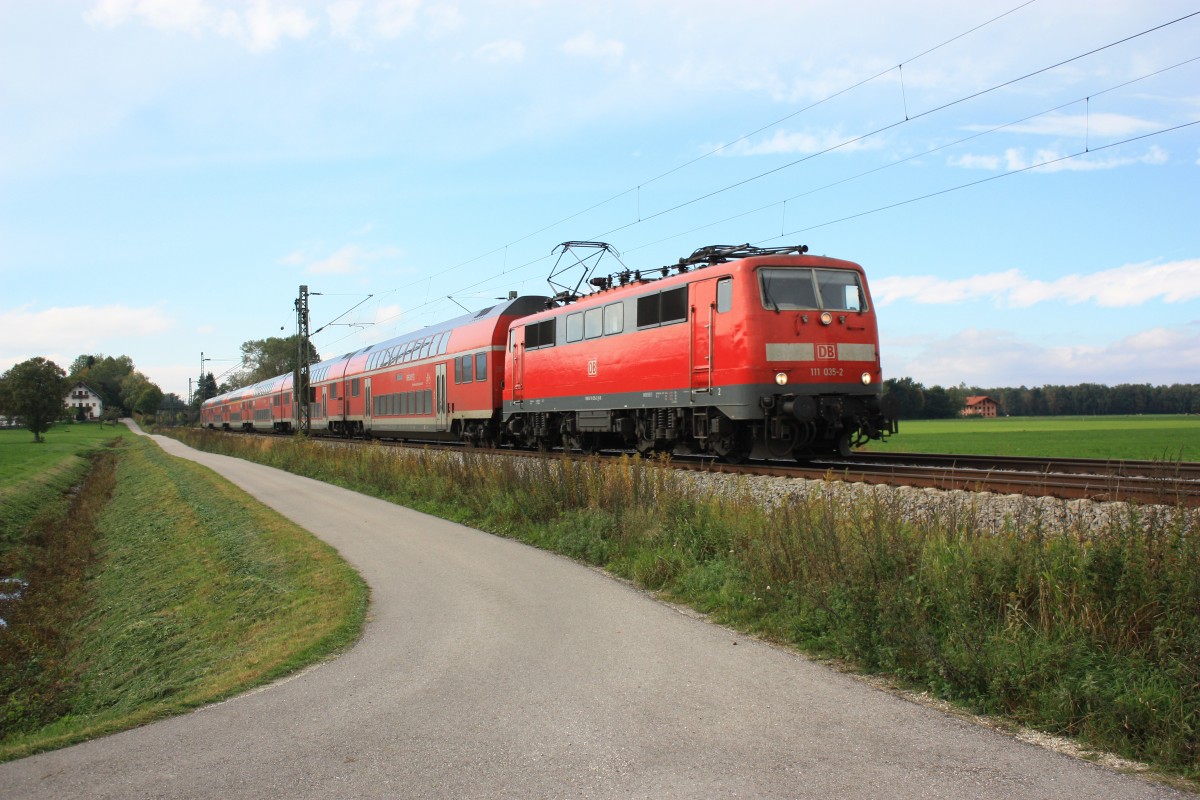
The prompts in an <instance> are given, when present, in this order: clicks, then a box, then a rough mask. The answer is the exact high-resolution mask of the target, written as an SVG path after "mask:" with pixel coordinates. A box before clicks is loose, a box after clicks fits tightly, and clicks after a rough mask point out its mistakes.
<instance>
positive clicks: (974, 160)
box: [946, 153, 1004, 172]
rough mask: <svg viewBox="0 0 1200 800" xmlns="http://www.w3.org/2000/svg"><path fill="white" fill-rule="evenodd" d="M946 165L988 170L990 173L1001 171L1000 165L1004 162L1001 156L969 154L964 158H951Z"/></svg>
mask: <svg viewBox="0 0 1200 800" xmlns="http://www.w3.org/2000/svg"><path fill="white" fill-rule="evenodd" d="M946 163H947V164H948V165H949V166H951V167H962V168H963V169H986V170H988V171H990V172H995V171H996V170H998V169H1000V165H1001V164H1003V163H1004V162H1003V160H1002V159H1001V158H1000V156H977V155H971V154H970V153H968V154H967V155H964V156H951V157H950V158H948V159H947V160H946Z"/></svg>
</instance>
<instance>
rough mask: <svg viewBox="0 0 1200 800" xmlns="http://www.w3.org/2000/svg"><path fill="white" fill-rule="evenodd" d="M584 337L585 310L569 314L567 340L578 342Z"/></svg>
mask: <svg viewBox="0 0 1200 800" xmlns="http://www.w3.org/2000/svg"><path fill="white" fill-rule="evenodd" d="M582 339H583V312H582V311H579V312H577V313H575V314H567V341H568V342H578V341H581V340H582Z"/></svg>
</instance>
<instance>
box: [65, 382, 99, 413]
mask: <svg viewBox="0 0 1200 800" xmlns="http://www.w3.org/2000/svg"><path fill="white" fill-rule="evenodd" d="M64 403H65V405H66V406H67V408H70V409H72V411H71V416H72V417H75V416H76V415H77V414H78V413H79V412H77V411H75V410H74V409H77V408H82V409H83V413H84V416H86V417H87V418H88V419H103V418H104V401H103V400H101V399H100V395H98V394H96V392H95V390H93V389H92V387H90V386H88V385H87V384H86V383H84V382H83V381H80V382H79V383H77V384H75V385H74V386H73V387H71V392H70V394H68V395H67V399H66V400H65V401H64Z"/></svg>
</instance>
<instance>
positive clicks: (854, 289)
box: [816, 269, 866, 311]
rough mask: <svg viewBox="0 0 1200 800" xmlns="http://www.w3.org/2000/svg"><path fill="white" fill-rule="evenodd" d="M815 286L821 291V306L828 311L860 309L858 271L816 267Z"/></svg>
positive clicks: (860, 296)
mask: <svg viewBox="0 0 1200 800" xmlns="http://www.w3.org/2000/svg"><path fill="white" fill-rule="evenodd" d="M816 275H817V288H818V289H819V290H820V292H821V308H827V309H829V310H830V311H862V310H863V307H864V306H865V305H866V303H864V302H863V293H862V287H861V286H860V285H859V283H858V273H857V272H852V271H850V270H845V269H818V270H816Z"/></svg>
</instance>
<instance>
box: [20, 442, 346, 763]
mask: <svg viewBox="0 0 1200 800" xmlns="http://www.w3.org/2000/svg"><path fill="white" fill-rule="evenodd" d="M91 484H95V487H92V488H89V487H85V488H84V490H83V491H81V492H80V496H84V495H87V496H89V497H91V500H89V511H88V513H86V514H85V513H81V512H80V510H79V509H73V510H72V513H71V514H70V515H68V517H69V518H70V519H72V520H74V521H75V522H76V523H77V524H73V525H72V526H69V527H68V528H65V529H62V530H58V529H53V526H52V529H51V530H48V531H46V532H45V537H46V538H47V540H50V539H53V540H55V541H56V542H58V541H61V540H66V541H68V542H72V543H74V544H73V546H74V547H75V549H76V550H82V551H87V550H92V549H94V558H92V557H90V556H91V555H92V554H89V557H86V558H83V560H84V561H86V562H87V563H88V564H90V566H88V567H86V568H85V569H84V570H83V577H82V579H81V580H80V581H78V582H76V583H74V584H72V586H73V588H66V589H64V588H62V586H61V584H60V583H59V582H57V581H53V580H51V579H50V578H49V577H41V573H38V572H35V571H30V572H28V573H26V574H27V575H28V582H29V587H28V590H27V591H26V592H25V595H24V596H23V597H22V598H21V601H20V602H19V603H17V604H15V607H14V608H13V609H12V610H11V612H10V619H9V622H10V624H9V626H8V627H7V628H4V629H3V630H0V636H2V637H3V639H0V650H2V651H3V652H4V653H5V654H9V653H15V652H18V651H19V652H22V653H25V654H26V656H27V657H25V658H23V659H16V660H9V659H4V660H3V661H2V662H0V687H2V688H3V690H4V693H3V695H0V703H3V706H2V707H0V760H8V759H12V758H18V757H21V756H25V755H29V754H32V753H35V752H38V751H40V750H46V749H52V748H55V747H61V746H63V745H66V744H70V743H72V742H76V741H80V740H83V739H87V738H92V737H95V736H99V735H102V734H106V733H111V732H114V731H117V730H122V729H125V728H129V727H133V726H136V725H139V724H143V723H146V722H149V721H152V720H154V719H158V718H161V717H165V716H169V715H172V714H177V713H179V712H181V711H183V710H186V709H189V708H193V707H196V706H199V705H202V704H204V703H209V702H212V701H214V700H218V699H221V698H224V697H227V696H230V695H232V694H235V693H238V692H241V691H244V690H245V689H247V688H249V687H251V686H254V685H257V684H261V683H264V682H267V681H270V680H272V679H274V678H276V677H279V676H280V675H283V674H285V673H287V672H290V671H292V670H295V669H296V668H298V667H301V666H303V665H306V664H309V663H312V662H314V661H317V660H319V659H321V658H323V657H325V656H326V655H328V654H330V653H332V652H335V651H337V650H339V649H341V648H344V647H345V646H347V645H348V644H349V643H351V642H353V641H354V640H355V638H356V637H357V636H358V633H359V631H360V630H361V626H362V622H363V619H364V616H365V611H366V603H367V590H366V587H365V584H364V583H363V582H362V580H361V578H359V576H358V575H357V573H355V572H354V571H353V570H352V569H351V568H350V567H349V565H347V564H346V563H345V562H344V561H342V560H341V558H340V557H339V556H338V555H337V554H336V552H334V551H333V549H332V548H330V547H328V546H327V545H325V544H324V543H322V542H320V541H319V540H317V539H316V538H315V537H313V536H312V535H311V534H309V533H307V532H306V531H304V530H303V529H301V528H299V527H297V526H296V525H294V524H292V523H291V522H289V521H287V520H285V519H284V518H283V517H282V516H280V515H279V514H276V513H275V512H273V511H271V510H269V509H267V508H265V507H263V506H261V505H259V504H257V503H255V502H253V501H251V500H249V498H247V497H246V495H245V494H244V493H243V492H241V490H239V489H237V488H236V487H234V486H233V485H232V484H230V483H229V482H227V481H225V480H223V479H221V478H219V477H217V476H216V475H214V474H213V473H212V472H210V471H209V470H207V469H204V468H202V467H200V466H198V465H195V464H192V463H190V462H187V461H184V460H181V459H175V458H172V457H170V456H167V455H166V454H165V453H163V452H162V451H161V450H160V449H159V448H158V447H156V446H155V445H154V444H153V443H152V442H150V441H148V440H144V439H135V440H131V441H129V442H128V444H127V446H125V447H123V448H121V449H120V452H119V457H116V455H115V454H114V455H113V456H112V457H111V458H110V459H108V463H107V464H105V463H101V464H99V465H97V468H96V470H94V472H93V480H92V481H90V482H89V486H91ZM55 546H60V545H57V544H56V545H55ZM61 546H66V545H61ZM49 564H50V570H49V571H51V572H53V571H54V567H53V565H54V562H53V561H50V562H49ZM68 608H70V609H74V611H73V612H71V611H68V610H67V609H68ZM37 620H45V624H40V623H38V622H37ZM51 627H53V628H54V630H50V628H51ZM47 664H51V665H52V666H53V670H52V671H51V674H52V680H50V681H49V682H47V681H36V680H34V679H35V678H36V676H37V675H39V674H40V673H45V672H47V670H46V666H47Z"/></svg>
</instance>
